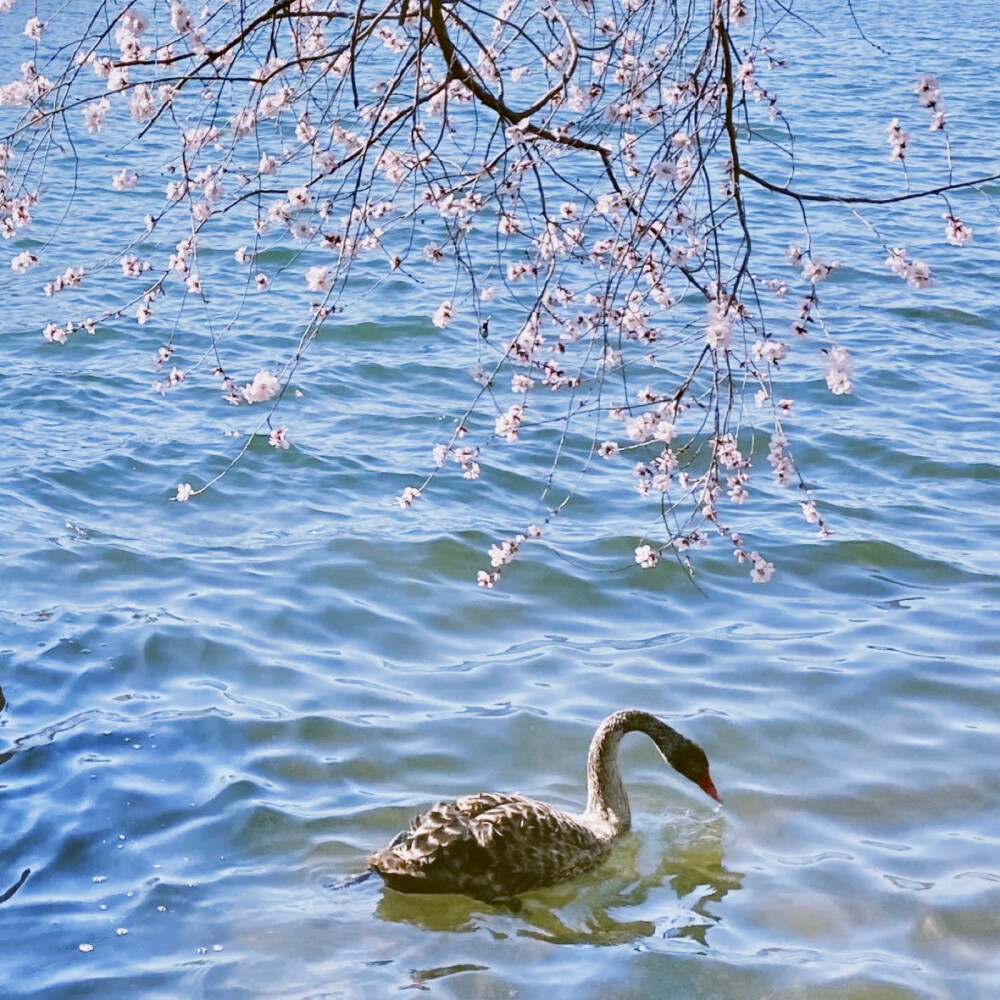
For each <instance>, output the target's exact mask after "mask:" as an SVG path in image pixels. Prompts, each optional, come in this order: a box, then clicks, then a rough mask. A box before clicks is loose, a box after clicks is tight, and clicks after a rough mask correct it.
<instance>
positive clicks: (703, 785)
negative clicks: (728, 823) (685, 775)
mask: <svg viewBox="0 0 1000 1000" xmlns="http://www.w3.org/2000/svg"><path fill="white" fill-rule="evenodd" d="M698 787H699V788H700V789H701V790H702V791H703V792H704V793H705V794H706V795H711V796H712V798H713V799H715V801H716V802H718V803H719V805H720V806H721V805H722V796H721V795H720V794H719V793H718V792H717V791H716V790H715V783H714V782H713V781H712V776H711V775H710V774H709V773H708V771H707V770H706V771H705V773H704V775H702V779H701V781H699V782H698Z"/></svg>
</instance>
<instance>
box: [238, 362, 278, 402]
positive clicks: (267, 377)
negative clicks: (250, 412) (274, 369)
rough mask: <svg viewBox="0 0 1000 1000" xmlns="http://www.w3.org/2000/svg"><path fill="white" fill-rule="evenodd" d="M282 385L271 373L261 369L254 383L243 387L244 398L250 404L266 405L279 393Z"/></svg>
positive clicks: (255, 376) (254, 378)
mask: <svg viewBox="0 0 1000 1000" xmlns="http://www.w3.org/2000/svg"><path fill="white" fill-rule="evenodd" d="M279 386H280V383H279V382H278V379H277V378H276V377H275V376H274V375H272V374H271V373H270V372H268V371H265V370H264V369H261V370H260V371H259V372H257V374H256V375H254V377H253V381H252V382H250V383H248V384H247V385H245V386H244V387H243V398H244V399H245V400H246V401H247V402H248V403H266V402H267V401H268V400H269V399H271V398H272V397H273V396H274V395H275V394H276V393H277V391H278V388H279Z"/></svg>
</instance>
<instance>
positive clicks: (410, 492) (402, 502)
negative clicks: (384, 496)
mask: <svg viewBox="0 0 1000 1000" xmlns="http://www.w3.org/2000/svg"><path fill="white" fill-rule="evenodd" d="M419 496H420V490H418V489H417V488H416V487H415V486H407V487H406V488H405V489H404V490H403V492H402V493H401V494H400V496H399V497H398V501H399V506H400V507H403V508H406V507H412V506H413V501H414V500H416V499H417V498H418V497H419Z"/></svg>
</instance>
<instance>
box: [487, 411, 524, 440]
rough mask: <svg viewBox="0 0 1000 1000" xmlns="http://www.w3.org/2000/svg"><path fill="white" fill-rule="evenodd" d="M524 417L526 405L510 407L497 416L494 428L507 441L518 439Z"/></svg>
mask: <svg viewBox="0 0 1000 1000" xmlns="http://www.w3.org/2000/svg"><path fill="white" fill-rule="evenodd" d="M523 419H524V407H523V406H520V405H515V406H511V407H508V409H507V411H506V412H505V413H501V414H500V416H499V417H497V418H496V421H495V424H494V428H495V430H496V433H497V434H498V435H499V436H500V437H502V438H504V439H505V440H506V441H516V440H517V437H518V430H519V428H520V426H521V421H522V420H523Z"/></svg>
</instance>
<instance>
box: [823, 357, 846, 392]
mask: <svg viewBox="0 0 1000 1000" xmlns="http://www.w3.org/2000/svg"><path fill="white" fill-rule="evenodd" d="M823 364H824V366H825V368H826V384H827V385H828V386H829V388H830V392H832V393H833V394H834V395H835V396H843V395H846V394H848V393H850V392H851V391H852V390H853V388H854V386H853V384H852V382H851V375H852V374H853V372H854V362H853V361H852V360H851V356H850V354H849V353H848V352H847V349H846V348H843V347H837V346H834V347H831V348H830V349H829V350H827V351H824V358H823Z"/></svg>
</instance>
